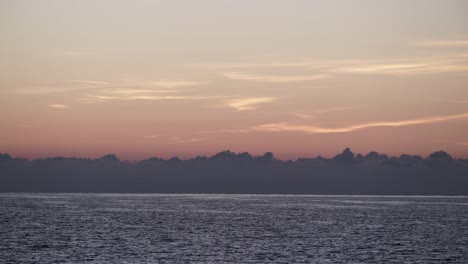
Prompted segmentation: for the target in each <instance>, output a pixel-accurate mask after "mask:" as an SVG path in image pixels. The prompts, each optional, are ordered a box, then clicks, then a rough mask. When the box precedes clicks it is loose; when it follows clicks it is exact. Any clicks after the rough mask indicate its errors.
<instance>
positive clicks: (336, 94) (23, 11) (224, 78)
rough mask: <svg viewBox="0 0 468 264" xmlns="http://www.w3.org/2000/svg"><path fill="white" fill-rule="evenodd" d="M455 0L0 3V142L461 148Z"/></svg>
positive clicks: (43, 148)
mask: <svg viewBox="0 0 468 264" xmlns="http://www.w3.org/2000/svg"><path fill="white" fill-rule="evenodd" d="M467 10H468V1H465V0H459V1H456V0H444V1H438V0H413V1H407V0H393V1H386V0H385V1H384V0H356V1H338V0H332V1H313V0H304V1H300V0H294V1H274V0H263V1H260V0H253V1H227V0H206V1H145V0H141V1H120V0H102V1H87V0H83V1H71V0H41V1H24V0H0V37H1V41H0V153H3V152H5V153H10V154H11V155H12V156H15V157H25V158H41V157H51V156H67V157H86V158H95V157H99V156H102V155H104V154H106V153H115V154H116V155H118V156H119V158H121V159H122V160H141V159H144V158H146V157H151V156H158V157H162V158H170V157H172V156H178V157H181V158H189V157H194V156H197V155H211V154H212V153H216V152H217V151H219V150H221V149H230V150H232V151H236V152H240V151H249V152H250V153H252V154H254V155H262V154H263V153H264V152H267V151H272V152H274V153H275V155H276V157H278V158H280V159H284V160H286V159H296V158H298V157H304V156H306V157H314V156H317V155H322V156H325V157H332V156H333V155H334V154H335V153H339V152H340V151H341V150H342V149H344V147H347V146H349V147H351V148H352V149H353V151H355V152H356V153H368V152H370V151H372V150H379V151H381V152H382V153H387V154H388V155H396V156H399V155H400V154H401V153H409V154H415V155H421V156H427V155H429V154H430V153H432V152H434V151H437V150H441V149H443V150H445V151H447V152H449V153H450V154H452V155H453V156H455V157H457V158H468V136H467V135H468V16H467Z"/></svg>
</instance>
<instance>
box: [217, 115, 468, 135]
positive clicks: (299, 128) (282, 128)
mask: <svg viewBox="0 0 468 264" xmlns="http://www.w3.org/2000/svg"><path fill="white" fill-rule="evenodd" d="M465 118H468V113H462V114H456V115H444V116H430V117H422V118H416V119H409V120H401V121H388V122H368V123H363V124H358V125H352V126H344V127H322V126H312V125H302V124H290V123H284V122H283V123H272V124H264V125H259V126H255V127H250V128H245V129H238V130H221V131H219V132H241V133H246V132H254V131H271V132H302V133H307V134H327V133H345V132H353V131H357V130H362V129H366V128H372V127H403V126H412V125H423V124H431V123H441V122H447V121H452V120H460V119H465Z"/></svg>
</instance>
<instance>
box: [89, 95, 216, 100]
mask: <svg viewBox="0 0 468 264" xmlns="http://www.w3.org/2000/svg"><path fill="white" fill-rule="evenodd" d="M88 97H89V98H94V99H99V100H103V101H108V100H153V101H161V100H209V99H219V98H223V97H219V96H197V95H180V96H170V95H119V96H117V95H116V96H108V95H88Z"/></svg>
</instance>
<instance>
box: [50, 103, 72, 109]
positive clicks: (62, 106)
mask: <svg viewBox="0 0 468 264" xmlns="http://www.w3.org/2000/svg"><path fill="white" fill-rule="evenodd" d="M48 107H50V108H54V109H67V108H70V106H69V105H66V104H50V105H48Z"/></svg>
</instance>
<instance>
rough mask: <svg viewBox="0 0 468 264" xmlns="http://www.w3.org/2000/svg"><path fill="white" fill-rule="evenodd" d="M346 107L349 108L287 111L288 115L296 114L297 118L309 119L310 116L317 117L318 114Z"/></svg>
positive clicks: (341, 109) (337, 108)
mask: <svg viewBox="0 0 468 264" xmlns="http://www.w3.org/2000/svg"><path fill="white" fill-rule="evenodd" d="M346 109H349V108H345V107H335V108H324V109H318V110H315V111H311V112H308V113H304V112H302V111H296V112H291V113H289V115H292V116H296V117H298V118H299V119H311V118H314V117H317V116H318V115H319V114H325V113H331V112H338V111H344V110H346Z"/></svg>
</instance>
